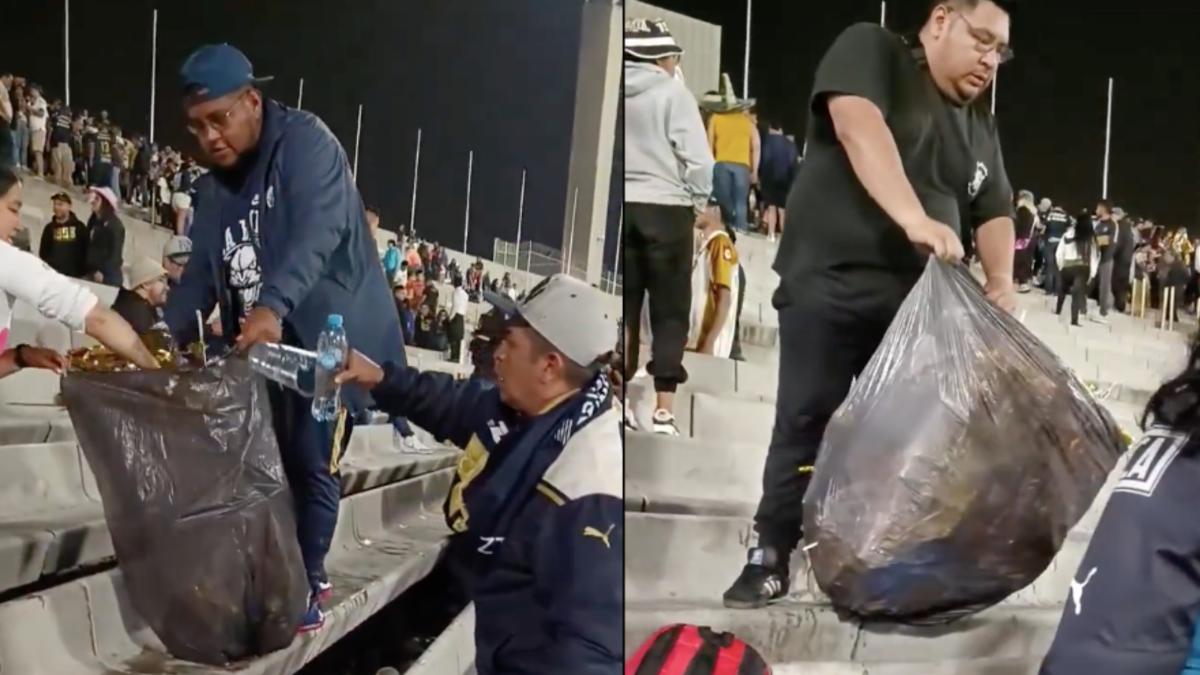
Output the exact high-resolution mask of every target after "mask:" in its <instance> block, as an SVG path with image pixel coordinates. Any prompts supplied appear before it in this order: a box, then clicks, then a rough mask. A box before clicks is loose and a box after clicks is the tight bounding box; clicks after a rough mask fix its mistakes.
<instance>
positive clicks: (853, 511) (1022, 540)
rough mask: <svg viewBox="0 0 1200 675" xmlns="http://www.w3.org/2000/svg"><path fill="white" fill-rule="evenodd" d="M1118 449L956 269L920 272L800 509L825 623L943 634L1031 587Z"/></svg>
mask: <svg viewBox="0 0 1200 675" xmlns="http://www.w3.org/2000/svg"><path fill="white" fill-rule="evenodd" d="M1124 449H1125V444H1124V440H1123V438H1122V434H1121V430H1120V429H1119V427H1118V426H1117V424H1116V423H1115V422H1114V421H1113V419H1112V417H1111V415H1109V414H1108V412H1107V411H1106V410H1105V409H1104V408H1103V407H1102V406H1101V405H1099V404H1098V403H1096V402H1095V400H1094V399H1093V398H1092V397H1091V394H1090V393H1089V392H1088V390H1087V387H1086V386H1085V385H1084V384H1082V383H1081V382H1079V381H1078V380H1077V379H1076V378H1075V377H1074V375H1072V374H1071V372H1070V371H1069V370H1068V369H1067V367H1066V366H1064V365H1063V364H1062V363H1061V362H1060V361H1059V360H1058V358H1057V357H1056V356H1055V355H1054V354H1053V353H1052V352H1051V351H1050V350H1049V348H1047V347H1046V346H1045V345H1044V344H1042V343H1041V342H1040V341H1039V340H1038V339H1037V338H1036V337H1034V335H1033V334H1032V333H1030V332H1029V331H1028V330H1027V329H1026V328H1025V327H1024V326H1022V325H1021V324H1020V322H1018V321H1017V320H1016V319H1015V318H1013V317H1011V316H1009V315H1008V314H1007V313H1005V312H1004V311H1002V310H1000V309H999V308H997V307H996V306H995V305H993V304H992V303H990V302H988V300H987V298H986V297H985V295H984V293H983V290H982V288H980V286H979V284H978V283H977V282H976V281H975V280H974V279H973V278H972V277H971V276H970V274H969V273H968V272H967V271H966V270H965V269H964V268H962V267H951V266H949V265H946V264H944V263H941V262H931V263H930V265H929V267H928V268H927V269H926V271H925V274H924V276H923V277H922V278H921V279H920V281H919V282H918V283H917V285H916V287H915V288H914V289H913V290H912V293H911V294H910V295H909V297H908V298H907V299H906V300H905V302H904V304H903V305H902V306H901V308H900V311H899V313H898V314H897V315H896V318H895V320H894V321H893V322H892V325H891V327H890V328H889V330H888V332H887V334H886V336H885V337H884V339H883V342H882V343H881V344H880V346H879V349H878V351H876V352H875V355H874V356H873V357H872V359H871V361H870V363H869V364H868V365H867V368H866V370H865V371H864V372H863V373H862V375H861V377H859V379H858V380H857V381H856V382H855V384H854V386H853V388H852V389H851V391H850V394H849V396H848V397H847V399H846V401H845V402H844V403H843V404H842V406H841V407H840V408H839V409H838V411H837V413H836V414H835V415H834V417H833V419H832V421H831V422H830V423H829V426H828V428H827V430H826V432H825V437H824V440H823V442H822V444H821V450H820V458H819V460H818V461H817V464H816V466H815V468H814V475H813V481H812V484H811V486H810V487H809V489H808V492H807V494H806V495H805V500H804V532H805V536H806V540H807V541H808V542H809V544H810V545H813V548H811V549H810V550H809V556H810V561H811V565H812V570H813V573H814V575H815V577H816V580H817V583H818V584H819V585H820V587H821V589H822V590H823V591H825V593H826V594H828V596H829V598H830V599H831V601H832V602H833V605H834V607H835V608H836V609H838V610H840V611H842V612H844V613H848V614H850V615H853V616H856V617H858V618H862V619H878V620H887V621H900V622H908V623H942V622H947V621H951V620H954V619H956V618H959V617H962V616H966V615H968V614H971V613H973V612H977V611H979V610H981V609H984V608H986V607H988V606H991V605H993V604H996V603H998V602H1000V601H1001V600H1003V599H1004V598H1006V597H1008V596H1009V595H1011V594H1012V593H1014V592H1015V591H1018V590H1020V589H1021V588H1023V587H1025V586H1027V585H1028V584H1030V583H1031V582H1032V581H1034V580H1035V579H1036V578H1037V577H1038V575H1040V574H1041V573H1042V572H1043V571H1044V570H1045V569H1046V568H1047V567H1048V566H1049V564H1050V562H1051V560H1052V559H1053V557H1054V555H1055V554H1056V553H1057V552H1058V550H1059V548H1060V547H1061V545H1062V542H1063V539H1064V538H1065V537H1066V534H1067V531H1068V530H1069V529H1070V528H1071V527H1073V526H1074V525H1075V524H1076V523H1077V522H1078V521H1079V519H1080V518H1081V517H1082V516H1083V514H1084V512H1086V511H1087V509H1088V507H1089V506H1090V505H1091V503H1092V501H1093V499H1094V498H1095V497H1096V495H1097V493H1098V492H1099V491H1100V488H1101V487H1102V485H1103V484H1104V481H1105V479H1106V477H1107V476H1108V473H1109V471H1110V470H1111V469H1112V468H1113V466H1114V465H1115V463H1116V460H1117V458H1118V457H1119V455H1120V454H1121V453H1122V452H1123V451H1124Z"/></svg>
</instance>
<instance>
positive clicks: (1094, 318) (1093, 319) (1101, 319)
mask: <svg viewBox="0 0 1200 675" xmlns="http://www.w3.org/2000/svg"><path fill="white" fill-rule="evenodd" d="M1088 321H1091V322H1092V323H1098V324H1100V325H1101V326H1107V325H1108V319H1106V318H1104V317H1102V316H1089V317H1088Z"/></svg>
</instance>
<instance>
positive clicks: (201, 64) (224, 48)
mask: <svg viewBox="0 0 1200 675" xmlns="http://www.w3.org/2000/svg"><path fill="white" fill-rule="evenodd" d="M179 77H180V80H181V82H182V84H183V94H184V96H187V97H188V98H189V100H191V101H192V102H195V103H200V102H203V101H211V100H213V99H215V98H221V97H222V96H225V95H226V94H232V93H233V92H235V91H237V90H238V89H241V88H242V87H245V86H248V85H257V84H263V83H266V82H270V81H271V80H272V79H274V78H270V77H255V76H254V67H253V66H252V65H251V64H250V59H248V58H246V55H245V54H243V53H242V52H241V50H239V49H238V48H237V47H234V46H232V45H227V44H221V45H205V46H203V47H201V48H199V49H197V50H196V51H194V52H192V55H191V56H189V57H187V60H186V61H184V62H183V66H181V67H180V68H179Z"/></svg>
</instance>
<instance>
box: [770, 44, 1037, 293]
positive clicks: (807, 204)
mask: <svg viewBox="0 0 1200 675" xmlns="http://www.w3.org/2000/svg"><path fill="white" fill-rule="evenodd" d="M841 95H847V96H855V97H860V98H864V99H867V100H868V101H870V102H871V103H873V104H875V106H876V107H878V108H879V110H880V112H881V113H882V114H883V117H884V119H885V121H886V122H887V126H888V128H889V129H890V130H891V132H892V136H893V137H894V138H895V140H896V146H897V147H898V148H899V150H900V157H901V159H902V161H903V163H904V172H905V174H906V176H907V177H908V180H909V182H910V183H911V184H912V187H913V189H914V190H915V191H916V194H917V198H918V199H919V200H920V202H921V205H922V206H923V207H924V208H925V212H926V213H927V214H928V215H929V216H930V217H931V218H934V219H936V220H938V221H940V222H942V223H945V224H946V225H948V226H950V227H951V228H953V229H954V230H956V231H957V232H958V234H959V236H960V237H961V238H963V239H964V240H965V239H967V238H968V237H969V235H970V234H971V231H972V230H974V229H975V228H977V227H979V226H980V225H983V224H984V223H986V222H988V221H989V220H993V219H996V218H1001V217H1003V218H1012V217H1013V193H1012V187H1011V186H1010V184H1009V181H1008V176H1007V173H1006V172H1005V168H1004V158H1003V156H1002V154H1001V151H1000V138H999V134H998V132H997V129H996V122H995V119H994V118H993V117H992V115H991V113H990V112H989V110H988V109H987V107H986V106H984V105H982V101H977V102H975V103H973V104H970V105H967V106H959V105H957V104H955V103H953V102H951V101H949V100H947V99H946V98H945V97H944V96H943V95H942V93H941V91H940V90H939V89H938V88H937V85H936V84H934V82H933V79H932V77H931V76H930V74H929V69H928V66H927V65H926V63H925V57H924V53H923V51H922V50H921V49H920V48H919V47H917V46H916V45H915V44H914V45H913V46H910V45H909V44H906V43H905V41H904V40H903V39H901V38H900V37H899V36H897V35H895V34H893V33H891V32H889V31H887V30H886V29H884V28H881V27H880V26H877V25H873V24H858V25H855V26H852V27H850V28H849V29H847V30H846V31H845V32H844V33H842V35H841V36H840V37H838V39H837V40H836V41H835V42H834V44H833V46H832V47H830V49H829V51H828V52H826V54H825V56H824V58H823V59H822V61H821V64H820V66H819V67H818V68H817V73H816V79H815V83H814V86H813V94H812V99H811V101H810V107H811V109H812V114H811V115H810V116H809V125H808V134H807V144H808V152H807V155H806V157H805V162H804V166H803V167H802V168H801V169H800V173H799V175H798V177H797V178H796V182H795V184H794V185H793V187H792V191H791V193H790V195H789V197H788V203H787V219H788V222H787V226H786V227H785V228H784V235H783V240H782V242H781V243H780V247H779V255H778V257H777V258H776V260H775V270H776V271H777V272H779V275H780V276H781V277H782V278H783V283H784V284H785V286H790V287H794V288H804V287H805V284H806V283H807V281H806V280H811V279H812V278H813V277H814V276H820V275H823V274H832V273H838V274H841V273H843V272H854V273H855V274H853V275H852V276H853V277H854V278H856V279H861V278H863V275H862V274H861V272H864V271H875V272H880V273H883V274H884V276H887V277H891V278H907V279H911V280H913V281H915V280H916V278H917V277H918V276H919V275H920V273H921V271H922V270H923V269H924V267H925V260H926V256H923V255H921V254H919V253H918V251H917V249H916V247H914V246H913V245H912V244H911V243H910V242H909V241H908V237H907V236H906V235H905V233H904V231H903V230H902V229H901V228H900V226H899V225H897V224H896V223H895V222H893V221H892V219H891V217H889V216H888V215H887V213H886V212H884V210H883V209H882V208H881V207H880V206H879V204H878V203H876V202H875V200H874V199H872V198H871V196H870V195H869V194H867V191H866V189H865V188H864V187H863V185H862V182H861V181H860V180H859V178H858V176H857V174H855V173H854V169H853V167H852V166H851V165H850V161H849V158H848V157H847V155H846V150H845V148H844V147H842V144H841V142H840V141H839V140H838V138H837V133H836V130H835V129H834V126H833V120H832V119H831V117H830V115H829V100H830V99H831V98H833V97H836V96H841ZM843 276H845V275H843Z"/></svg>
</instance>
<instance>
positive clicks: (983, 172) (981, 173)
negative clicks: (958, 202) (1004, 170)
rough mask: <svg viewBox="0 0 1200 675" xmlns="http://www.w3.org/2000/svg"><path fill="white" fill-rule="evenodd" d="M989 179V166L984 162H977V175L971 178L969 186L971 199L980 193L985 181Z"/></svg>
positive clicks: (968, 190)
mask: <svg viewBox="0 0 1200 675" xmlns="http://www.w3.org/2000/svg"><path fill="white" fill-rule="evenodd" d="M987 179H988V168H987V165H986V164H984V163H983V162H976V163H975V177H974V178H972V179H971V184H970V185H968V186H967V194H969V195H970V196H971V199H974V198H975V195H978V194H979V190H980V189H981V188H982V187H983V183H984V181H986V180H987Z"/></svg>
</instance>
